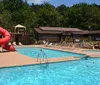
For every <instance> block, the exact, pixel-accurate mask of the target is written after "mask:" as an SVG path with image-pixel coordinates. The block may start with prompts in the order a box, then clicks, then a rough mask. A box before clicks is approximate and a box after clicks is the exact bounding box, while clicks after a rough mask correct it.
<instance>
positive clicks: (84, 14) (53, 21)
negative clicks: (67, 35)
mask: <svg viewBox="0 0 100 85" xmlns="http://www.w3.org/2000/svg"><path fill="white" fill-rule="evenodd" d="M24 1H25V2H24ZM24 1H23V0H0V26H3V27H5V28H6V29H7V30H10V31H12V28H13V27H14V26H15V25H17V24H22V25H25V26H26V27H27V32H31V31H32V30H33V28H34V27H35V26H36V25H37V24H39V25H40V26H54V27H76V28H80V29H88V28H89V27H91V29H92V30H99V29H100V5H96V4H87V3H79V4H75V5H73V6H71V7H67V6H65V5H60V6H58V7H54V6H53V5H51V4H49V3H43V4H41V5H35V4H32V5H31V6H30V5H28V3H27V0H24Z"/></svg>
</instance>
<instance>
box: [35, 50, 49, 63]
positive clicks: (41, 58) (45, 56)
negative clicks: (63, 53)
mask: <svg viewBox="0 0 100 85" xmlns="http://www.w3.org/2000/svg"><path fill="white" fill-rule="evenodd" d="M40 51H41V52H42V53H43V57H40V53H38V55H37V62H38V61H39V57H40V63H42V61H45V59H46V63H48V58H47V55H46V54H45V52H44V51H43V50H42V49H41V50H40Z"/></svg>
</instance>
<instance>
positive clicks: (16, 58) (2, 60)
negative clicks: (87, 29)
mask: <svg viewBox="0 0 100 85" xmlns="http://www.w3.org/2000/svg"><path fill="white" fill-rule="evenodd" d="M17 47H43V48H48V49H55V50H62V51H69V52H74V53H81V54H85V55H87V56H89V57H100V53H96V52H94V53H93V52H92V53H91V52H84V51H83V50H84V49H68V48H65V47H45V46H42V45H30V46H17ZM79 59H80V58H75V57H73V56H69V57H66V56H65V57H63V58H48V63H52V62H63V61H72V60H79ZM42 63H46V62H42ZM33 64H40V61H38V62H37V59H36V58H31V57H28V56H25V55H22V54H20V53H18V52H2V53H0V68H1V67H12V66H23V65H33Z"/></svg>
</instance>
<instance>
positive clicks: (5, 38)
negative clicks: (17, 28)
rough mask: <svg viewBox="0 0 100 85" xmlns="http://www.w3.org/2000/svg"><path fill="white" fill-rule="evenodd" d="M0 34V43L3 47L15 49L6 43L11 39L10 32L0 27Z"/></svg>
mask: <svg viewBox="0 0 100 85" xmlns="http://www.w3.org/2000/svg"><path fill="white" fill-rule="evenodd" d="M0 34H2V35H3V38H1V39H0V45H3V48H4V49H6V50H9V51H15V48H14V47H13V46H12V45H8V42H9V41H10V39H11V35H10V33H9V32H8V31H7V30H6V29H4V28H2V27H0Z"/></svg>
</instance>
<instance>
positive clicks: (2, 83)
mask: <svg viewBox="0 0 100 85" xmlns="http://www.w3.org/2000/svg"><path fill="white" fill-rule="evenodd" d="M0 85H100V58H88V59H87V60H79V61H71V62H62V63H52V64H41V65H33V66H23V67H14V68H3V69H0Z"/></svg>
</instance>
